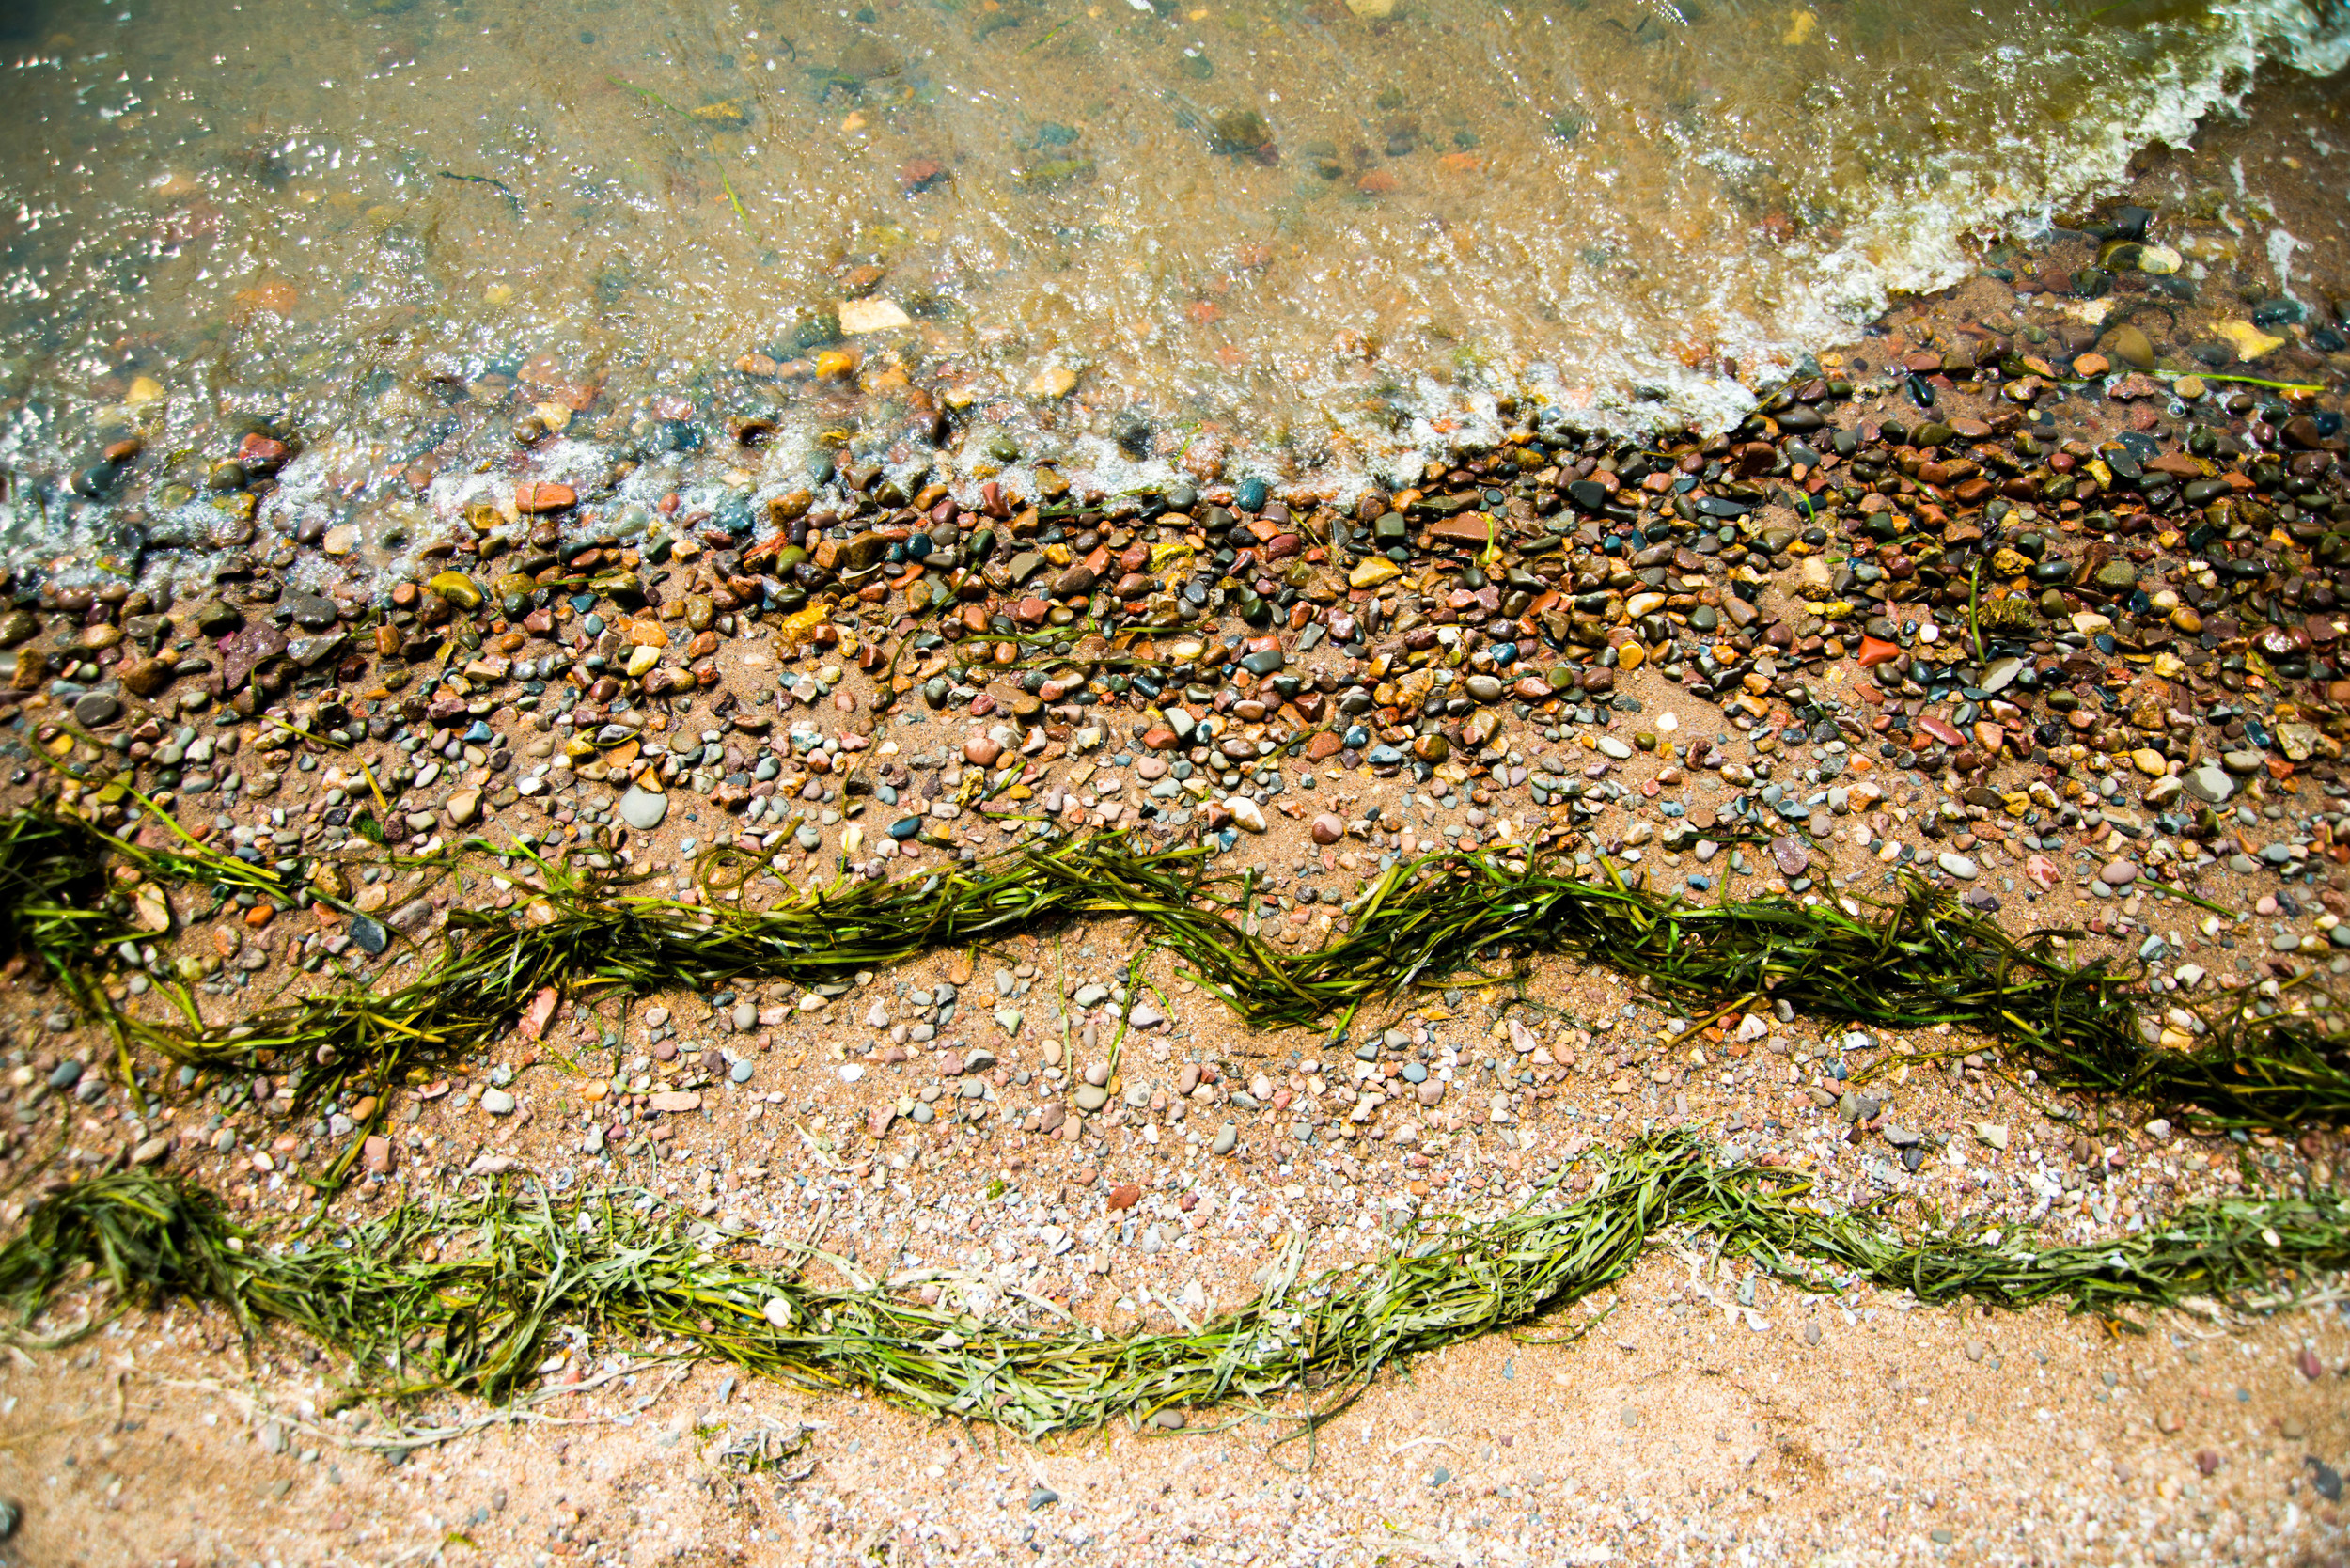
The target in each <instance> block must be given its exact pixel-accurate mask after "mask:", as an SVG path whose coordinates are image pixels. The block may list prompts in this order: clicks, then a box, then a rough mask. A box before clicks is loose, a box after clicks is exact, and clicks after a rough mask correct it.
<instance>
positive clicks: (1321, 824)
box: [1313, 811, 1346, 844]
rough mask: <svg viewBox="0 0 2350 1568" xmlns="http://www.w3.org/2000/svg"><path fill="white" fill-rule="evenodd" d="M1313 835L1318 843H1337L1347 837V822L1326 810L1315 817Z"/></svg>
mask: <svg viewBox="0 0 2350 1568" xmlns="http://www.w3.org/2000/svg"><path fill="white" fill-rule="evenodd" d="M1313 836H1314V842H1315V843H1317V844H1335V843H1337V842H1338V841H1339V840H1340V839H1343V838H1345V837H1346V823H1344V822H1342V821H1341V820H1340V819H1339V818H1337V817H1334V816H1332V815H1330V814H1329V813H1328V812H1326V811H1325V812H1324V813H1323V814H1322V815H1321V816H1319V817H1316V818H1315V819H1314V822H1313Z"/></svg>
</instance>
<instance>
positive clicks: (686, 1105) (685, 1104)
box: [645, 1089, 702, 1116]
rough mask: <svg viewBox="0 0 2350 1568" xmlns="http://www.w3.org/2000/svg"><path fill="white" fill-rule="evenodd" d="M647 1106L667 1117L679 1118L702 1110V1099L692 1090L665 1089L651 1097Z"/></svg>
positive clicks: (647, 1101)
mask: <svg viewBox="0 0 2350 1568" xmlns="http://www.w3.org/2000/svg"><path fill="white" fill-rule="evenodd" d="M645 1104H646V1105H650V1106H651V1107H652V1108H653V1109H654V1110H657V1111H661V1112H663V1113H664V1114H666V1115H669V1116H678V1115H682V1114H683V1113H684V1112H686V1111H696V1110H699V1109H701V1108H702V1097H701V1095H700V1094H699V1093H697V1091H695V1090H690V1089H665V1090H662V1091H661V1092H660V1093H658V1094H655V1095H652V1096H650V1098H648V1099H647V1100H646V1101H645Z"/></svg>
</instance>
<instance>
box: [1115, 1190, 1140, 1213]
mask: <svg viewBox="0 0 2350 1568" xmlns="http://www.w3.org/2000/svg"><path fill="white" fill-rule="evenodd" d="M1141 1201H1142V1188H1141V1187H1139V1186H1137V1185H1136V1184H1134V1183H1132V1182H1120V1184H1118V1185H1116V1186H1114V1187H1112V1188H1110V1199H1109V1206H1110V1212H1111V1213H1112V1214H1116V1213H1118V1212H1119V1211H1120V1210H1121V1209H1131V1208H1133V1207H1134V1206H1135V1205H1136V1204H1137V1203H1139V1202H1141Z"/></svg>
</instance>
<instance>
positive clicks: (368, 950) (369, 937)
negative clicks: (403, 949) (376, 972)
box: [351, 915, 392, 958]
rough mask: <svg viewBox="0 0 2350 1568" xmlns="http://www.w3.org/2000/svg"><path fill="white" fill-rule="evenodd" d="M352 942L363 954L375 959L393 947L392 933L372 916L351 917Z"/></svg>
mask: <svg viewBox="0 0 2350 1568" xmlns="http://www.w3.org/2000/svg"><path fill="white" fill-rule="evenodd" d="M351 941H352V946H353V947H355V948H357V949H359V950H360V951H361V952H363V953H365V954H367V955H368V957H369V958H374V957H376V956H378V955H379V954H381V953H382V952H383V951H384V949H385V948H388V947H390V946H391V945H392V933H390V932H388V931H385V930H384V923H383V922H382V921H380V920H378V919H376V918H374V917H372V916H368V915H354V916H352V917H351Z"/></svg>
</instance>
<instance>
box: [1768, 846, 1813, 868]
mask: <svg viewBox="0 0 2350 1568" xmlns="http://www.w3.org/2000/svg"><path fill="white" fill-rule="evenodd" d="M1771 858H1772V859H1773V860H1775V861H1777V862H1778V870H1779V874H1780V875H1782V876H1801V875H1802V874H1803V871H1804V868H1805V867H1806V866H1809V865H1810V863H1811V854H1810V851H1809V850H1807V849H1805V848H1804V847H1803V840H1802V839H1789V838H1779V839H1772V840H1771Z"/></svg>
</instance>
